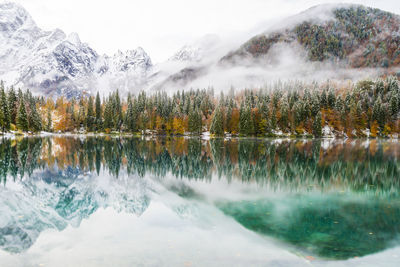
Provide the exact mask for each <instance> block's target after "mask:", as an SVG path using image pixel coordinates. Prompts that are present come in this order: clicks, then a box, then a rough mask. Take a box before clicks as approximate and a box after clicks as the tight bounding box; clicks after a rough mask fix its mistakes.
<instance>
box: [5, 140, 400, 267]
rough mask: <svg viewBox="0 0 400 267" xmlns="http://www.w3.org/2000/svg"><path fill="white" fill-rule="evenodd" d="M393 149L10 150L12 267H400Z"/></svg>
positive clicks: (180, 143)
mask: <svg viewBox="0 0 400 267" xmlns="http://www.w3.org/2000/svg"><path fill="white" fill-rule="evenodd" d="M399 157H400V144H399V143H398V142H397V141H391V140H382V141H378V140H280V139H275V140H274V139H271V140H268V139H262V140H261V139H240V140H238V139H232V140H224V139H212V140H201V139H198V138H148V139H145V138H116V137H115V138H111V137H84V136H69V137H65V136H64V137H63V136H53V137H43V138H39V137H35V138H20V139H2V140H1V141H0V179H1V184H2V186H1V187H0V214H1V216H0V262H1V266H77V265H81V266H137V265H138V266H271V265H277V266H288V265H290V266H303V265H309V264H312V265H323V266H326V265H332V266H349V265H362V266H377V265H383V266H396V265H398V264H400V239H399V232H400V224H399V222H400V196H399V189H400V184H399V180H400V175H399V171H400V160H399Z"/></svg>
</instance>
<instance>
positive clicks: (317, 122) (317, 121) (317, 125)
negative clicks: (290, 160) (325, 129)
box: [313, 112, 322, 137]
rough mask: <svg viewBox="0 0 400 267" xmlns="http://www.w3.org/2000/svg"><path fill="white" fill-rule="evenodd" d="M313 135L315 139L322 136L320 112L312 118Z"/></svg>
mask: <svg viewBox="0 0 400 267" xmlns="http://www.w3.org/2000/svg"><path fill="white" fill-rule="evenodd" d="M313 134H314V136H315V137H321V136H322V117H321V112H318V114H317V115H316V116H315V118H314V122H313Z"/></svg>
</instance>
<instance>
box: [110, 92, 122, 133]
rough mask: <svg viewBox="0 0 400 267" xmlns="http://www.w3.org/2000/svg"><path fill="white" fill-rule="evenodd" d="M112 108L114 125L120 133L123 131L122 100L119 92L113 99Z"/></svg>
mask: <svg viewBox="0 0 400 267" xmlns="http://www.w3.org/2000/svg"><path fill="white" fill-rule="evenodd" d="M112 107H113V114H112V115H113V123H114V128H115V129H116V130H117V131H119V130H121V125H122V121H123V120H122V118H123V116H122V107H121V99H120V97H119V92H118V90H117V91H116V92H115V94H114V97H113V98H112Z"/></svg>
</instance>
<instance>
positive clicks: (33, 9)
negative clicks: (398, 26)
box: [15, 0, 400, 63]
mask: <svg viewBox="0 0 400 267" xmlns="http://www.w3.org/2000/svg"><path fill="white" fill-rule="evenodd" d="M15 2H18V3H20V4H22V5H23V6H24V7H25V8H26V9H27V10H28V12H29V13H30V14H31V15H32V17H33V19H34V20H35V21H36V23H37V24H38V26H39V27H41V28H42V29H45V30H52V29H55V28H60V29H62V30H63V31H65V32H66V33H67V34H69V33H71V32H77V33H78V34H79V36H80V38H81V40H82V41H84V42H87V43H88V44H89V45H90V46H91V47H92V48H94V49H95V50H96V51H97V52H99V53H107V54H113V53H115V52H116V51H117V50H118V49H120V50H127V49H133V48H136V47H138V46H142V47H143V48H144V49H145V51H146V52H147V53H148V54H149V55H150V57H151V58H152V60H153V62H154V63H156V62H160V61H163V60H166V59H167V58H169V57H170V56H171V55H172V54H173V53H174V52H176V51H177V50H178V49H179V48H180V47H181V46H183V45H184V44H186V43H188V42H191V41H193V40H195V39H197V38H200V37H202V36H204V35H205V34H210V33H215V34H217V35H219V36H220V37H221V38H228V37H229V38H232V36H235V35H237V36H243V35H245V34H246V33H247V34H249V33H250V32H254V33H258V32H262V29H263V27H262V25H265V24H266V23H267V22H268V21H270V20H275V19H278V18H285V17H286V16H288V15H294V14H296V13H298V12H301V11H303V10H305V9H307V8H309V7H311V6H314V5H317V4H321V3H332V2H344V1H335V0H140V1H139V0H15ZM345 2H352V3H361V4H364V5H367V6H372V7H377V8H380V9H383V10H387V11H391V12H394V13H397V14H400V1H399V0H375V1H369V0H355V1H351V0H348V1H345Z"/></svg>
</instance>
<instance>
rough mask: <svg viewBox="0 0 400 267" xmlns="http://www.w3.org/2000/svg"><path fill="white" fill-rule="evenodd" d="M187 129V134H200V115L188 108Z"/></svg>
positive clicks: (197, 111)
mask: <svg viewBox="0 0 400 267" xmlns="http://www.w3.org/2000/svg"><path fill="white" fill-rule="evenodd" d="M188 120H189V121H188V128H189V132H191V133H196V134H200V133H201V127H202V126H201V113H200V111H199V110H198V109H197V108H196V109H195V108H190V111H189V118H188Z"/></svg>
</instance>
